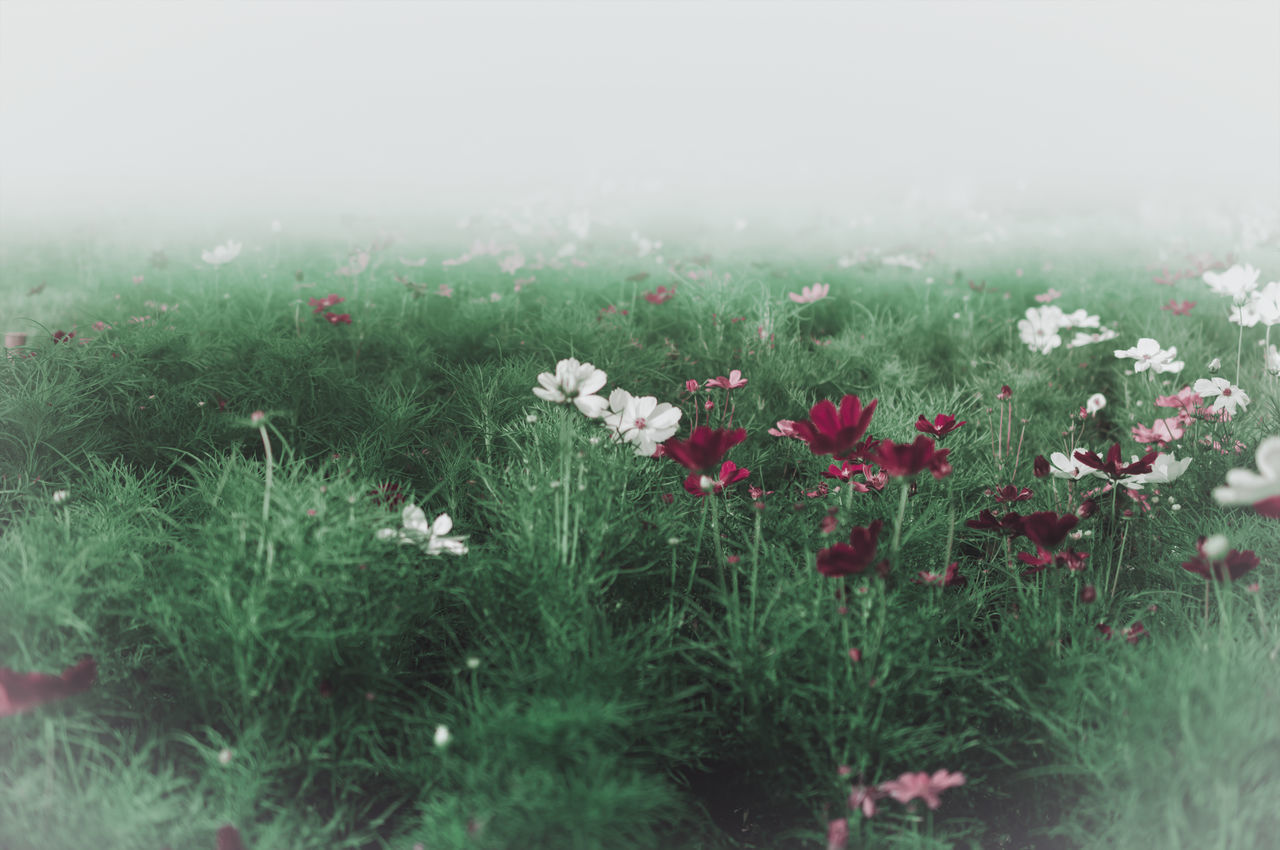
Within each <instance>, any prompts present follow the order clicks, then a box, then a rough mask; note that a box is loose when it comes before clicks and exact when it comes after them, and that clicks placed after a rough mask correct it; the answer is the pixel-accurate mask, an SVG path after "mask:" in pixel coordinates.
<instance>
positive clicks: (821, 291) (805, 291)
mask: <svg viewBox="0 0 1280 850" xmlns="http://www.w3.org/2000/svg"><path fill="white" fill-rule="evenodd" d="M830 291H831V284H829V283H815V284H814V285H813V286H806V287H803V288H802V289H801V290H800V292H799V294H797V293H795V292H788V293H787V297H788V298H790V299H791V300H792V301H794V302H796V303H797V304H812V303H813V302H815V301H821V300H822V299H823V298H826V297H827V293H829V292H830Z"/></svg>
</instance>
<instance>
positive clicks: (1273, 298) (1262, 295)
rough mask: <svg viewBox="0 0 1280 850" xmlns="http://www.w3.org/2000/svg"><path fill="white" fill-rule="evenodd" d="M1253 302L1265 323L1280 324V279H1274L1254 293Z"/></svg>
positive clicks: (1259, 316) (1268, 324) (1260, 318)
mask: <svg viewBox="0 0 1280 850" xmlns="http://www.w3.org/2000/svg"><path fill="white" fill-rule="evenodd" d="M1252 303H1253V308H1254V309H1255V310H1257V311H1258V319H1259V320H1260V321H1261V322H1262V323H1263V324H1264V325H1267V326H1268V327H1270V326H1272V325H1280V280H1273V281H1271V283H1268V284H1267V285H1266V286H1264V287H1262V289H1261V290H1260V291H1258V292H1256V293H1254V296H1253V301H1252Z"/></svg>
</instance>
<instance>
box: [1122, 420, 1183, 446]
mask: <svg viewBox="0 0 1280 850" xmlns="http://www.w3.org/2000/svg"><path fill="white" fill-rule="evenodd" d="M1185 432H1186V426H1185V425H1184V422H1183V419H1182V417H1181V416H1170V417H1168V418H1167V419H1157V420H1156V421H1155V422H1154V423H1152V425H1151V427H1150V428H1148V427H1147V426H1146V425H1143V424H1142V423H1141V422H1139V423H1138V424H1137V425H1134V426H1133V439H1134V440H1135V441H1136V442H1139V443H1143V444H1145V445H1150V444H1151V443H1159V444H1160V445H1162V446H1163V445H1164V444H1165V443H1169V442H1172V441H1173V440H1180V439H1182V435H1183V434H1184V433H1185Z"/></svg>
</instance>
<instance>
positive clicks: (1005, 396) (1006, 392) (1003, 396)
mask: <svg viewBox="0 0 1280 850" xmlns="http://www.w3.org/2000/svg"><path fill="white" fill-rule="evenodd" d="M996 398H998V399H1000V400H1001V401H1008V400H1009V399H1011V398H1013V390H1011V389H1009V385H1008V384H1005V385H1004V386H1003V387H1001V388H1000V392H998V393H996Z"/></svg>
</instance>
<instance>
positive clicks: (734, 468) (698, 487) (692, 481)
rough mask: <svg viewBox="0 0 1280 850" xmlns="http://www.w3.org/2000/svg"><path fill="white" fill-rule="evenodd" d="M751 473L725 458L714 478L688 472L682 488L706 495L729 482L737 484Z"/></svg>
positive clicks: (721, 490)
mask: <svg viewBox="0 0 1280 850" xmlns="http://www.w3.org/2000/svg"><path fill="white" fill-rule="evenodd" d="M750 474H751V470H749V469H742V468H741V467H739V466H738V465H737V464H736V463H734V462H733V461H731V460H726V461H725V462H724V463H723V464H722V465H721V466H720V474H719V475H718V476H716V477H715V478H712V477H710V476H708V475H703V474H701V473H699V472H690V473H689V477H688V478H686V479H685V480H684V489H685V490H688V491H689V492H690V493H692V494H693V495H695V496H707V495H710V494H711V493H721V492H723V491H724V488H726V487H728V486H729V485H730V484H737V483H738V482H739V481H741V480H742V479H744V478H746V477H747V476H748V475H750Z"/></svg>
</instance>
